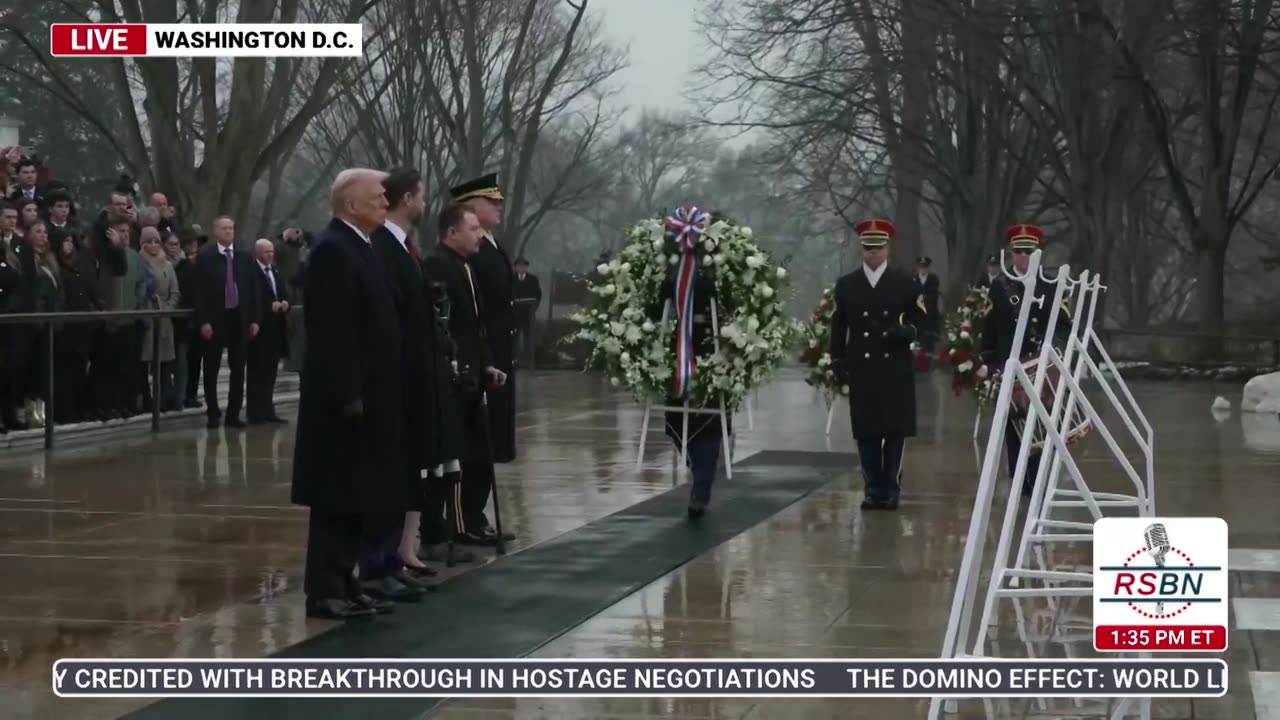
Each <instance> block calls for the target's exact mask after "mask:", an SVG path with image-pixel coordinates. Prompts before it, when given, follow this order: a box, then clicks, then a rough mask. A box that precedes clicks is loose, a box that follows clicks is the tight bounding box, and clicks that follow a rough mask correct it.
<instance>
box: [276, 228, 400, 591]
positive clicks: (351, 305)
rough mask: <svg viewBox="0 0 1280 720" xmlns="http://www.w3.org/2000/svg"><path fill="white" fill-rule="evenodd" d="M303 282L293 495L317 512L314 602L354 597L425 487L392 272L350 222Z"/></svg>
mask: <svg viewBox="0 0 1280 720" xmlns="http://www.w3.org/2000/svg"><path fill="white" fill-rule="evenodd" d="M303 282H304V292H305V293H306V298H307V310H306V313H305V314H304V317H303V322H304V324H305V332H306V344H307V353H306V356H305V357H304V359H303V366H302V391H301V397H300V398H299V403H298V431H297V438H296V441H295V450H294V460H293V490H292V493H291V498H292V501H293V502H294V503H297V504H299V505H305V506H307V507H310V508H311V518H310V530H309V534H308V537H307V560H306V571H305V579H304V583H303V589H304V591H305V592H306V594H307V597H308V599H336V598H342V597H344V596H345V597H352V596H354V595H355V594H356V593H357V592H358V588H357V587H356V585H355V583H354V581H353V579H352V577H351V571H352V568H353V567H354V565H355V564H356V562H357V558H358V556H359V553H360V550H361V546H362V543H366V542H368V541H369V540H370V538H373V537H376V538H384V537H385V536H386V534H387V528H388V518H393V517H396V516H398V517H400V518H403V513H404V511H405V509H406V508H408V507H410V504H411V503H412V502H413V498H414V495H415V490H416V488H415V486H414V484H412V483H410V482H408V480H407V478H408V477H409V472H408V470H407V469H406V468H405V458H406V457H407V455H408V450H407V448H406V447H405V442H406V439H405V436H404V422H403V418H404V414H403V413H404V409H403V406H402V401H401V387H400V380H401V350H400V326H399V321H398V318H397V314H396V304H395V296H394V291H393V290H392V287H391V283H390V282H389V280H388V278H387V274H386V272H385V271H384V270H383V268H382V265H381V264H380V263H379V262H378V259H377V257H376V256H375V255H374V252H373V249H372V248H371V247H370V246H369V244H368V243H367V242H365V240H364V239H363V238H362V237H361V236H360V235H359V234H357V233H356V232H355V231H354V230H353V229H351V228H350V227H348V226H347V224H346V223H344V222H342V221H341V220H337V219H335V220H333V221H331V222H330V223H329V225H328V227H326V228H325V230H324V231H323V232H322V233H321V234H320V237H319V240H318V242H317V243H316V245H315V247H314V248H313V249H312V251H311V256H310V259H309V261H308V268H307V273H306V275H305V276H304V280H303ZM357 404H358V405H359V409H358V411H357V407H356V406H357ZM367 570H368V568H364V567H362V568H361V572H362V574H363V573H365V572H366V571H367Z"/></svg>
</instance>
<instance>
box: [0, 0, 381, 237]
mask: <svg viewBox="0 0 1280 720" xmlns="http://www.w3.org/2000/svg"><path fill="white" fill-rule="evenodd" d="M378 2H379V0H311V1H310V2H305V3H304V2H300V0H260V1H258V2H231V1H230V0H208V1H207V2H203V3H197V2H194V0H191V1H188V0H156V1H150V2H143V1H142V0H93V1H92V2H89V1H88V0H80V1H79V2H78V4H77V3H74V2H73V4H74V5H75V7H76V8H77V10H78V11H79V12H80V13H82V15H83V20H82V21H94V20H103V21H107V22H130V23H148V22H150V23H178V22H201V23H215V22H238V23H272V22H274V23H290V22H301V21H310V22H347V23H357V22H360V21H361V19H362V18H364V17H365V15H366V13H367V12H368V11H369V10H370V8H372V7H374V6H376V5H377V3H378ZM15 32H16V35H17V37H18V39H19V42H21V43H23V44H24V45H26V46H27V47H28V49H29V50H30V51H31V56H32V58H33V59H34V60H35V62H37V63H38V64H40V65H41V66H43V67H44V68H46V69H47V70H48V72H49V73H50V74H51V75H52V76H54V77H55V78H60V77H61V76H63V74H64V73H63V71H62V70H61V69H59V68H57V67H55V66H54V65H53V64H52V63H51V62H50V60H49V58H47V57H45V55H47V50H46V48H45V47H44V42H43V40H38V39H35V38H34V37H33V36H32V35H30V34H29V33H28V32H27V31H26V29H23V28H17V29H15ZM98 62H101V63H108V64H109V67H110V70H109V77H110V80H111V82H110V88H111V90H112V93H113V96H114V102H115V104H116V105H117V106H118V107H119V108H121V109H122V112H123V122H122V123H121V126H120V127H111V128H105V129H104V135H105V136H106V137H107V138H109V142H110V143H111V144H112V145H113V146H115V147H117V148H119V150H120V152H121V155H122V158H121V159H122V160H123V162H124V164H125V166H126V167H127V168H128V169H129V170H130V171H131V172H132V173H133V174H134V175H135V176H136V177H138V178H140V179H142V180H143V181H145V183H146V184H148V185H150V186H152V187H156V188H162V189H164V191H165V192H166V193H167V194H169V196H170V197H171V198H173V199H174V200H175V201H176V203H177V204H178V206H179V207H181V208H183V210H184V212H185V213H186V216H187V217H188V218H189V219H191V220H193V221H198V222H204V223H207V222H208V221H209V220H210V219H211V218H212V216H214V215H216V214H218V213H220V212H229V213H233V214H236V215H244V214H245V212H246V211H247V209H248V204H249V199H250V195H251V192H252V189H253V186H254V184H255V183H256V182H257V181H258V180H259V179H260V178H262V177H264V176H265V175H266V174H268V172H269V171H271V169H272V168H273V167H275V166H276V165H277V164H278V163H279V162H280V161H281V159H282V158H286V157H288V155H290V154H291V153H292V152H293V151H294V149H295V148H296V146H297V144H298V142H299V140H301V138H302V136H303V133H304V132H305V130H306V128H307V126H308V124H309V123H310V122H311V120H312V119H313V118H314V117H315V116H316V115H317V114H318V113H319V112H320V111H322V110H323V109H324V108H325V107H327V106H328V105H329V104H330V103H331V102H333V101H334V100H335V99H336V98H337V97H338V95H339V92H338V90H340V88H342V87H343V86H345V85H346V84H348V83H352V82H357V81H359V79H360V78H359V72H358V68H359V66H358V65H353V64H352V63H349V62H346V61H345V60H344V59H342V58H323V59H310V58H235V59H233V60H231V61H229V62H226V61H219V60H218V59H216V58H194V59H189V60H188V59H181V58H145V59H138V60H133V59H125V58H115V59H107V58H104V59H102V60H100V61H98ZM353 67H354V68H356V69H357V70H356V72H353ZM78 111H81V112H86V113H93V112H96V108H81V109H79V110H78Z"/></svg>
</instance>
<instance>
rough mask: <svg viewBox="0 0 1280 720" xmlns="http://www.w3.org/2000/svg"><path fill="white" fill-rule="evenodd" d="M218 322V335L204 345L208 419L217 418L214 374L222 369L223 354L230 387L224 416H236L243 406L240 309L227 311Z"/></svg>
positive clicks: (242, 332)
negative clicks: (220, 321)
mask: <svg viewBox="0 0 1280 720" xmlns="http://www.w3.org/2000/svg"><path fill="white" fill-rule="evenodd" d="M226 312H227V314H226V316H225V317H224V318H223V319H222V334H221V335H219V334H218V333H217V332H216V331H215V332H214V334H213V337H212V338H209V340H207V341H206V342H205V343H204V405H205V413H206V414H207V415H208V416H209V417H213V418H216V417H221V416H222V412H221V411H220V410H219V409H218V372H219V371H220V370H221V369H222V353H223V351H226V353H227V365H228V366H229V368H228V369H229V370H230V371H231V387H230V389H228V390H227V417H229V418H235V417H239V416H240V407H241V405H243V404H244V363H245V352H244V351H245V347H244V330H243V328H241V326H240V310H238V309H236V310H228V311H226Z"/></svg>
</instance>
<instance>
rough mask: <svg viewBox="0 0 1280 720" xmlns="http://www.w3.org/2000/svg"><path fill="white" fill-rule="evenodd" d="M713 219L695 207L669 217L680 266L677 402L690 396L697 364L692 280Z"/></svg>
mask: <svg viewBox="0 0 1280 720" xmlns="http://www.w3.org/2000/svg"><path fill="white" fill-rule="evenodd" d="M709 218H710V216H709V215H708V214H707V213H705V212H703V211H701V210H699V209H698V208H696V207H689V208H679V209H677V210H676V211H675V212H674V213H672V215H671V217H669V218H667V222H666V226H665V227H666V236H667V239H668V240H672V241H674V242H675V244H676V249H677V250H678V251H679V253H680V265H679V267H678V268H677V269H676V282H675V298H674V299H675V305H676V338H677V341H676V386H675V396H676V399H677V400H684V399H685V398H686V397H687V396H688V393H689V387H690V384H691V382H692V380H693V376H694V375H695V374H696V373H697V362H696V359H695V357H696V356H695V353H694V347H693V281H694V278H695V277H696V275H697V272H698V254H697V253H696V252H694V250H695V248H696V247H697V245H698V241H699V240H701V239H702V233H703V231H704V230H706V227H707V220H708V219H709Z"/></svg>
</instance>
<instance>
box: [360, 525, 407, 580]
mask: <svg viewBox="0 0 1280 720" xmlns="http://www.w3.org/2000/svg"><path fill="white" fill-rule="evenodd" d="M403 531H404V513H403V512H397V513H380V514H376V515H367V516H365V519H364V524H363V532H362V533H361V538H360V557H359V560H358V561H357V562H358V563H359V565H360V579H361V580H377V579H378V578H382V577H386V576H387V575H390V574H392V573H394V572H397V571H399V570H400V569H401V568H402V567H403V566H404V563H403V562H401V560H400V536H401V535H402V534H403Z"/></svg>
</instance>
